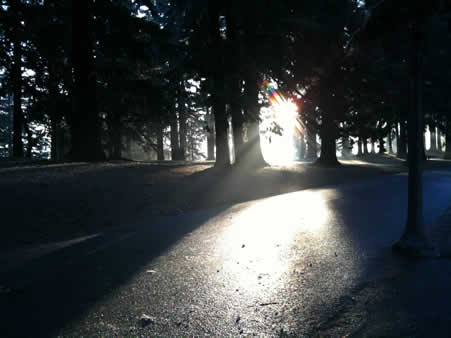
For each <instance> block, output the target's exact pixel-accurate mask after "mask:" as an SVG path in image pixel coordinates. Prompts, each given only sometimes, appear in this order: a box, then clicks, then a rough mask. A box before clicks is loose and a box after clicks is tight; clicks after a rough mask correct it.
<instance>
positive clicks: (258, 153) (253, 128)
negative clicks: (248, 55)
mask: <svg viewBox="0 0 451 338" xmlns="http://www.w3.org/2000/svg"><path fill="white" fill-rule="evenodd" d="M245 96H246V101H247V102H248V104H249V105H248V107H247V110H246V120H247V144H246V145H245V146H244V147H245V149H246V150H245V152H246V155H245V156H246V160H245V161H246V164H247V165H249V166H251V167H253V168H263V167H265V166H267V165H268V163H266V161H265V159H264V158H263V153H262V148H261V142H260V127H259V119H260V106H259V103H258V87H257V74H256V73H255V72H253V71H249V72H248V77H247V79H246V84H245Z"/></svg>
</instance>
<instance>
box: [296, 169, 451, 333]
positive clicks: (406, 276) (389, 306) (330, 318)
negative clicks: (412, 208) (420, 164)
mask: <svg viewBox="0 0 451 338" xmlns="http://www.w3.org/2000/svg"><path fill="white" fill-rule="evenodd" d="M445 181H446V182H445ZM450 184H451V180H450V179H449V178H448V179H447V180H444V179H440V180H439V182H438V183H437V178H435V179H432V178H431V177H430V176H429V175H426V177H425V186H424V194H425V196H435V198H434V199H430V198H426V199H425V215H426V216H425V222H426V224H428V225H429V228H430V229H432V224H433V223H434V221H435V219H436V217H437V216H438V215H440V214H441V212H442V211H443V210H445V209H446V208H447V207H448V206H449V196H446V191H447V188H446V186H449V185H450ZM439 185H440V186H439ZM392 186H397V187H398V188H399V187H403V186H404V187H407V178H406V176H405V175H395V176H391V177H389V178H386V179H385V180H384V186H383V187H382V186H379V187H378V182H377V181H375V182H374V183H371V184H366V185H365V186H364V188H363V187H362V188H359V186H358V185H350V186H341V187H337V192H338V193H339V195H340V198H336V199H332V200H330V201H328V207H330V208H331V209H333V210H335V211H336V214H335V216H334V217H335V222H336V224H335V227H336V229H334V231H336V232H337V233H339V237H341V240H342V241H343V239H345V240H346V242H347V243H351V248H352V250H351V251H350V252H349V253H344V252H338V255H345V256H346V260H347V261H349V262H352V261H355V262H357V267H356V271H357V275H356V278H355V279H354V280H352V278H351V279H344V282H346V283H349V288H348V289H347V292H346V293H344V294H343V295H341V296H340V297H337V296H336V295H335V296H332V297H330V299H329V301H328V302H326V303H322V304H320V305H319V306H318V308H317V309H316V311H317V312H315V313H312V316H317V318H319V319H318V322H319V324H318V325H317V326H315V327H313V328H310V329H309V330H307V331H304V333H305V335H306V336H343V335H351V336H429V335H434V336H443V334H444V333H446V332H449V331H448V330H449V326H448V327H447V326H444V322H443V320H444V318H445V317H446V313H447V310H446V309H447V306H448V304H449V302H450V301H451V290H450V288H449V285H450V283H451V275H450V274H449V272H450V271H451V261H448V262H447V261H443V260H437V259H418V258H409V257H402V256H399V255H397V254H395V253H393V252H392V250H391V245H392V244H393V243H394V242H395V241H397V240H398V239H399V238H400V236H401V234H402V231H403V227H404V224H405V222H406V214H407V212H406V211H407V189H406V190H405V191H404V192H402V193H401V194H392V193H391V189H392ZM363 189H365V190H363ZM356 195H357V196H360V198H358V199H356V198H352V197H351V196H356ZM331 246H332V247H334V246H333V244H331ZM332 250H335V249H332ZM332 257H333V256H332ZM322 278H325V279H326V280H327V279H328V278H330V279H332V278H336V275H334V274H333V271H323V276H322ZM328 292H330V294H332V295H333V294H334V290H329V291H328ZM338 295H340V294H339V293H338ZM302 325H304V323H299V326H298V328H297V330H299V332H301V331H302V330H304V329H305V328H304V327H303V326H302Z"/></svg>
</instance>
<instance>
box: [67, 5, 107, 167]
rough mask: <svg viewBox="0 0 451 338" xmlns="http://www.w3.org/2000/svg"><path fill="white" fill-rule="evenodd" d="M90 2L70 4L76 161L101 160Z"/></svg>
mask: <svg viewBox="0 0 451 338" xmlns="http://www.w3.org/2000/svg"><path fill="white" fill-rule="evenodd" d="M91 12H92V0H90V1H73V2H72V15H73V19H72V25H73V27H72V45H73V49H72V55H73V66H74V96H75V102H74V108H75V111H74V112H73V116H72V124H73V125H72V157H73V159H75V160H82V161H99V160H103V159H104V154H103V150H102V145H101V140H100V137H101V136H100V128H101V124H100V117H99V114H98V111H97V99H96V82H97V81H96V69H95V59H94V55H93V46H94V37H93V36H92V33H93V31H94V30H93V26H94V25H93V18H92V15H91Z"/></svg>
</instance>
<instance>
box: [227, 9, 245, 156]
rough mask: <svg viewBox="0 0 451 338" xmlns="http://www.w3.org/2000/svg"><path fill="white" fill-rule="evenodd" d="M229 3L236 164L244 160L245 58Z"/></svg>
mask: <svg viewBox="0 0 451 338" xmlns="http://www.w3.org/2000/svg"><path fill="white" fill-rule="evenodd" d="M230 5H231V4H230V3H228V5H227V14H226V24H227V40H228V41H229V43H230V44H231V48H228V49H227V53H228V59H227V61H226V62H227V63H228V65H227V66H228V69H230V72H231V74H230V75H229V78H228V83H229V88H230V94H229V96H228V98H229V103H230V114H231V116H232V133H233V149H234V155H235V156H234V157H235V164H239V163H240V162H241V161H242V160H243V145H244V115H243V106H242V103H241V91H242V79H241V75H240V66H241V63H242V60H243V57H242V53H241V50H242V46H241V45H242V43H241V38H240V36H239V34H238V29H237V28H238V27H237V25H236V24H235V20H234V19H235V18H234V16H233V11H232V8H231V6H230Z"/></svg>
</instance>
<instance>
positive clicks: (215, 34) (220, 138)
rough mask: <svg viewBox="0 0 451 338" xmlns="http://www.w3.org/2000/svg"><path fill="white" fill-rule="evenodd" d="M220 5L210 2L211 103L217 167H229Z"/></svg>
mask: <svg viewBox="0 0 451 338" xmlns="http://www.w3.org/2000/svg"><path fill="white" fill-rule="evenodd" d="M219 5H220V4H219V3H218V2H216V1H209V2H208V16H209V33H210V47H211V51H212V55H211V57H212V59H213V60H214V61H213V60H212V61H211V64H210V66H211V69H210V71H211V79H212V83H213V88H212V93H211V102H212V110H213V114H214V116H215V131H216V164H215V166H216V167H227V166H229V165H230V151H229V144H228V137H227V127H228V122H227V115H226V109H225V108H226V103H225V99H224V80H225V76H224V70H223V67H224V65H225V63H224V56H223V54H224V53H223V51H222V47H223V46H222V45H223V41H222V38H221V35H220V29H221V27H220V25H219V15H220V13H219Z"/></svg>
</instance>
